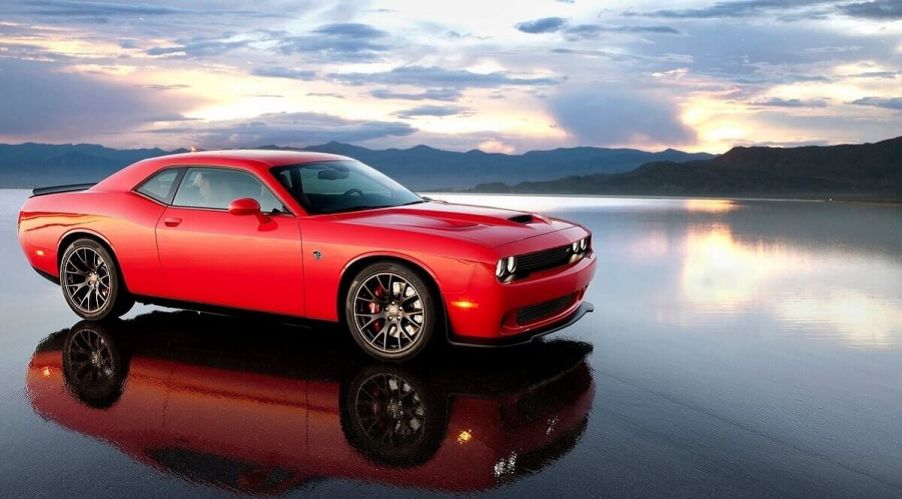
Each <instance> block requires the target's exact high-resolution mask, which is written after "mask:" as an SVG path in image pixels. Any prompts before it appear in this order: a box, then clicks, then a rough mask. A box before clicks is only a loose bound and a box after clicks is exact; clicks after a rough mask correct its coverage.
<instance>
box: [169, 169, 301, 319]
mask: <svg viewBox="0 0 902 499" xmlns="http://www.w3.org/2000/svg"><path fill="white" fill-rule="evenodd" d="M238 198H253V199H256V200H257V202H259V203H260V206H261V212H262V213H264V216H260V217H258V216H254V215H233V214H230V213H229V212H228V206H229V203H230V202H231V201H233V200H234V199H238ZM287 211H288V210H287V209H286V208H285V207H284V205H283V203H281V202H280V201H279V200H278V199H277V198H276V197H275V195H273V194H272V192H271V191H270V190H269V189H268V188H267V187H266V186H265V185H264V184H263V183H262V182H261V181H260V180H259V179H258V178H257V177H256V176H254V175H252V174H251V173H249V172H246V171H242V170H238V169H230V168H216V167H190V168H188V169H187V171H186V172H185V175H184V176H183V177H182V179H181V183H180V184H179V187H178V190H177V191H176V193H175V197H174V199H173V201H172V205H171V206H169V207H167V208H166V211H165V212H164V213H163V216H162V217H161V218H160V221H159V222H158V224H157V229H156V232H157V247H158V250H159V254H160V264H161V266H162V270H163V277H164V281H165V285H166V288H167V289H166V297H168V298H172V299H175V300H184V301H190V302H196V303H202V304H209V305H218V306H224V307H235V308H242V309H249V310H257V311H263V312H272V313H278V314H287V315H295V316H299V315H303V313H304V310H303V303H304V301H303V298H304V297H303V287H302V261H301V251H302V250H301V235H300V229H299V225H298V223H297V219H296V218H295V217H294V216H293V215H291V214H290V213H287Z"/></svg>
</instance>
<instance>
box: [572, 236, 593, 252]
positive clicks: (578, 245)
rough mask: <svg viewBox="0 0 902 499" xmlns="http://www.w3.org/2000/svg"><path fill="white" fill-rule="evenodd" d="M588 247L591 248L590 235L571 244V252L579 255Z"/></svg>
mask: <svg viewBox="0 0 902 499" xmlns="http://www.w3.org/2000/svg"><path fill="white" fill-rule="evenodd" d="M587 249H589V238H588V237H584V238H582V239H579V240H577V241H573V242H572V243H571V244H570V252H571V253H573V254H574V255H579V254H581V253H584V252H585V251H586V250H587Z"/></svg>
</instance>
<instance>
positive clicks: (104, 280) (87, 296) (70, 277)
mask: <svg viewBox="0 0 902 499" xmlns="http://www.w3.org/2000/svg"><path fill="white" fill-rule="evenodd" d="M62 277H63V278H62V283H63V286H64V289H65V290H66V295H67V296H68V297H69V301H70V303H72V304H73V306H75V307H76V308H77V309H78V310H80V311H82V312H84V313H87V314H93V313H97V312H98V311H100V310H101V309H103V307H104V306H105V305H106V303H107V300H109V297H110V292H111V291H112V284H111V281H112V279H111V276H110V267H109V264H108V263H107V262H106V261H105V260H104V259H103V257H102V256H101V255H100V253H98V252H97V251H95V250H94V249H92V248H89V247H81V248H78V249H76V250H75V251H73V252H72V253H71V254H70V255H69V257H68V258H67V259H66V261H65V262H64V263H63V276H62Z"/></svg>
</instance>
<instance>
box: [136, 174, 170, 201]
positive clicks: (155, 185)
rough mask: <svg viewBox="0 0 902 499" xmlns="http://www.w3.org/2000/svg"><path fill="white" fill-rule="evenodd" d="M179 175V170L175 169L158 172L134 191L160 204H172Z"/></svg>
mask: <svg viewBox="0 0 902 499" xmlns="http://www.w3.org/2000/svg"><path fill="white" fill-rule="evenodd" d="M179 173H180V170H179V169H176V168H172V169H169V170H163V171H161V172H158V173H156V174H155V175H153V176H152V177H150V178H149V179H147V180H145V181H144V182H143V183H142V184H141V185H140V186H138V188H137V189H135V191H137V192H140V193H141V194H144V195H145V196H147V197H149V198H152V199H156V200H157V201H159V202H161V203H166V204H169V203H170V202H172V195H173V194H174V191H175V186H176V180H178V177H179Z"/></svg>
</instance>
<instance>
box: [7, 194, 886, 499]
mask: <svg viewBox="0 0 902 499" xmlns="http://www.w3.org/2000/svg"><path fill="white" fill-rule="evenodd" d="M25 195H26V193H25V192H24V191H0V221H2V225H0V254H2V255H3V256H4V257H5V261H6V262H7V266H6V273H5V276H4V279H3V284H2V286H0V298H2V299H0V320H2V323H3V325H4V326H3V330H4V332H3V334H2V335H0V349H2V351H3V355H2V357H0V400H2V402H0V417H2V418H3V421H4V425H3V426H2V430H0V432H2V434H0V437H2V442H3V444H4V445H2V446H0V493H2V495H4V496H13V495H21V494H23V493H24V494H27V495H38V494H42V495H58V494H64V493H73V492H74V493H77V494H88V493H95V494H98V495H102V496H109V495H117V496H121V495H134V496H145V495H155V496H159V495H163V494H172V493H181V494H184V493H187V492H191V493H200V494H204V495H218V494H222V493H228V492H235V491H239V492H244V493H252V494H264V495H266V494H276V493H285V492H287V493H297V494H303V493H312V494H316V495H335V494H352V493H353V494H361V493H364V492H366V493H370V494H375V495H379V496H388V495H397V494H399V493H400V494H422V493H426V492H448V493H455V492H456V493H461V492H462V493H475V494H479V493H485V492H488V493H491V494H498V493H502V494H505V495H507V494H511V495H514V494H522V495H530V496H534V495H540V496H559V495H564V494H566V495H574V496H588V495H596V496H597V495H615V496H636V495H655V496H660V495H679V496H700V495H710V496H713V495H717V496H723V495H765V494H766V495H791V496H821V497H823V496H848V495H852V494H854V495H867V496H897V497H898V496H899V495H900V494H902V424H900V423H899V416H898V415H899V414H902V383H900V380H902V210H900V209H899V208H892V207H880V206H865V205H850V204H839V203H820V202H792V201H734V200H694V199H689V200H678V199H666V200H658V199H636V198H592V197H527V196H464V195H449V194H445V195H441V194H440V195H432V196H433V197H436V198H442V199H449V200H455V201H461V202H468V203H473V204H485V205H496V206H505V207H513V208H521V209H530V210H537V211H541V212H544V213H547V214H549V215H551V216H557V217H562V218H566V219H569V220H573V221H576V222H579V223H581V224H583V225H585V226H586V227H588V228H589V229H591V230H592V231H593V234H594V236H593V243H594V245H595V250H596V252H597V254H598V264H599V265H598V273H597V275H596V279H595V281H594V283H593V284H592V286H591V287H590V289H589V293H588V295H587V299H588V300H589V301H591V302H592V303H594V304H595V307H596V308H595V312H594V313H592V314H589V315H587V316H586V317H585V318H583V319H582V320H581V321H580V322H578V323H577V324H576V325H574V326H572V327H571V328H569V329H567V330H565V331H562V332H560V333H557V334H555V335H554V336H553V337H550V338H549V341H548V343H547V344H545V345H537V346H536V347H535V348H527V349H515V350H506V351H489V352H486V351H477V352H473V351H458V350H451V351H449V352H445V353H444V354H443V356H442V357H441V358H432V359H428V362H425V363H418V364H415V365H410V366H403V367H400V368H397V367H385V366H380V365H378V364H374V363H372V362H370V361H368V360H366V359H363V358H361V357H360V356H358V355H356V354H355V353H354V350H353V348H354V347H353V345H351V344H350V343H348V342H347V341H346V340H344V339H342V338H340V337H338V335H336V334H335V331H331V330H328V329H323V328H319V329H316V328H298V327H288V326H283V325H279V324H276V323H274V322H267V321H259V320H249V319H236V318H223V317H214V316H204V315H200V316H199V315H198V314H193V313H175V312H171V311H161V310H162V309H156V308H152V307H137V308H136V309H135V310H133V311H132V312H131V313H130V314H129V317H132V318H134V317H136V316H137V317H138V318H137V319H134V320H131V321H126V322H124V323H121V324H119V325H114V326H110V327H106V328H104V329H98V328H96V327H94V328H90V327H88V328H86V327H83V326H79V327H77V328H74V329H69V328H70V327H71V326H73V325H75V324H76V323H77V320H76V317H75V316H74V315H73V314H72V313H71V312H70V311H69V310H68V308H67V307H66V305H65V304H64V302H63V300H62V297H61V296H60V293H59V290H58V288H55V287H54V286H52V285H50V284H49V283H47V282H46V281H44V280H43V279H41V278H40V277H39V276H37V275H36V274H35V273H34V272H33V271H32V270H31V269H30V268H28V266H27V264H26V262H25V260H24V258H23V257H22V256H21V254H20V251H19V248H18V245H17V242H16V239H15V212H16V210H17V209H18V206H19V205H20V204H21V202H22V201H23V200H24V197H25ZM152 311H156V312H152ZM79 338H93V339H94V341H99V340H102V341H104V342H106V343H107V344H109V345H110V348H109V349H108V350H109V351H110V352H115V355H116V357H117V359H118V363H117V364H116V365H117V366H120V367H118V368H116V369H114V370H113V372H111V373H110V374H111V376H112V377H111V379H113V380H114V382H113V383H106V384H104V383H97V382H91V381H90V380H87V381H85V380H84V379H82V378H79V376H78V375H77V373H75V374H74V373H73V372H71V371H72V365H73V364H72V362H73V361H68V363H67V362H63V357H64V356H63V352H74V351H75V350H77V348H76V346H77V344H78V342H79V341H82V340H80V339H79ZM67 369H69V371H70V372H68V374H67V371H66V370H67ZM79 379H82V382H78V381H77V380H79ZM67 380H68V381H67ZM379 383H382V385H379ZM379 386H381V387H382V388H381V389H380V390H379V392H378V393H380V394H381V395H383V396H385V395H386V394H389V395H390V394H391V393H395V394H396V395H398V394H400V395H398V396H399V397H400V396H401V395H403V394H409V393H412V394H413V395H409V398H410V399H411V400H416V401H417V402H416V403H413V402H403V403H401V404H400V406H398V405H397V404H398V402H397V397H396V398H395V399H393V398H391V397H388V398H385V397H383V398H382V399H379V400H376V401H373V400H371V399H370V398H366V397H370V396H371V395H373V393H374V392H373V391H372V390H373V389H374V388H373V387H379ZM377 398H378V397H377ZM364 399H365V400H366V401H365V402H360V401H362V400H364ZM382 403H385V404H388V405H387V407H391V408H392V409H393V410H402V411H407V412H406V414H408V415H409V418H408V422H409V423H411V425H412V426H410V428H413V430H410V428H408V431H407V432H406V433H405V432H400V433H399V432H398V431H389V430H392V429H391V428H382V427H380V426H378V424H376V423H378V422H374V421H372V420H369V419H366V418H367V414H368V413H367V411H368V410H372V409H373V408H374V407H376V406H378V404H382ZM392 404H395V405H392ZM405 404H407V405H405ZM371 424H376V426H375V427H377V428H382V429H384V430H385V432H383V433H380V434H378V435H373V434H372V433H367V432H366V431H361V429H366V428H367V427H369V426H370V425H371ZM394 430H397V429H394ZM386 435H387V437H386ZM380 438H388V441H384V440H380ZM392 439H394V440H392ZM386 442H387V443H386ZM392 442H393V443H392Z"/></svg>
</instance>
